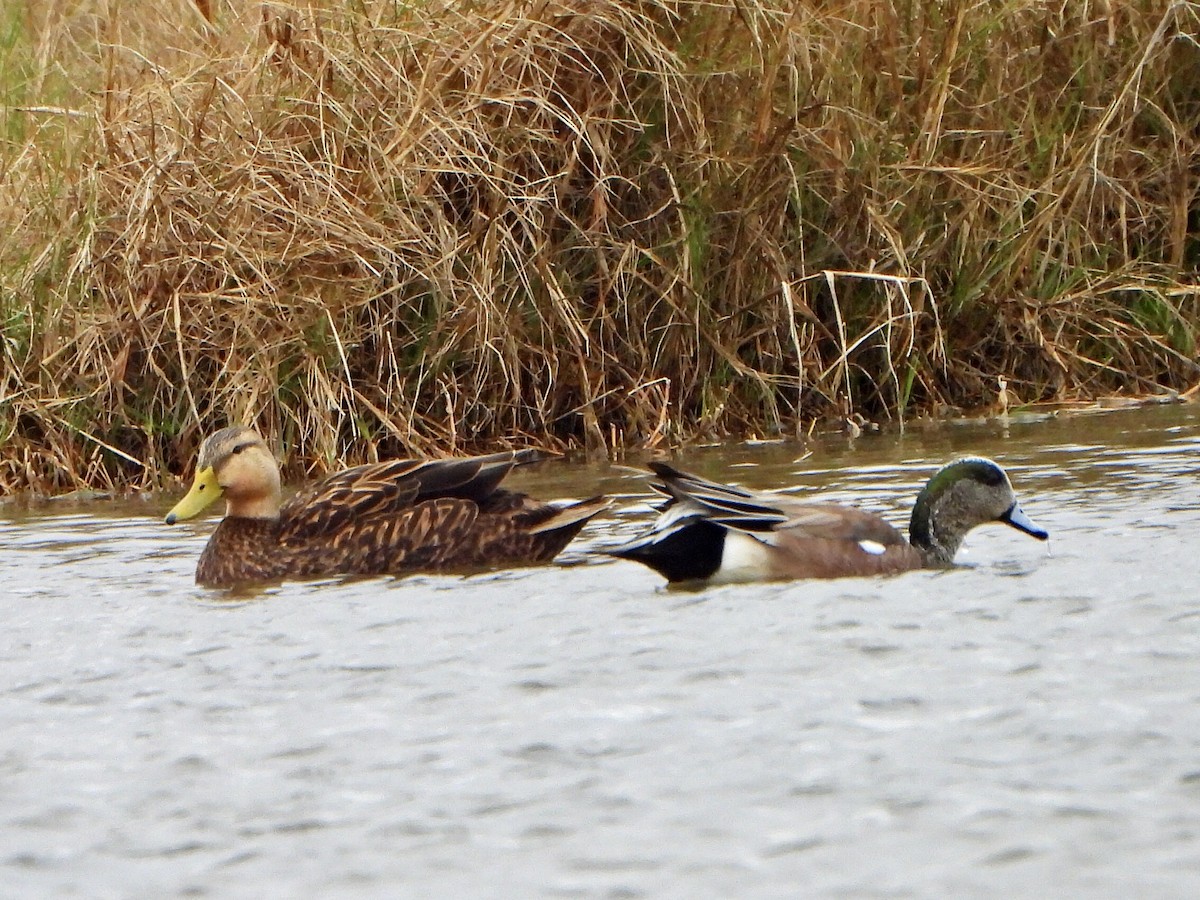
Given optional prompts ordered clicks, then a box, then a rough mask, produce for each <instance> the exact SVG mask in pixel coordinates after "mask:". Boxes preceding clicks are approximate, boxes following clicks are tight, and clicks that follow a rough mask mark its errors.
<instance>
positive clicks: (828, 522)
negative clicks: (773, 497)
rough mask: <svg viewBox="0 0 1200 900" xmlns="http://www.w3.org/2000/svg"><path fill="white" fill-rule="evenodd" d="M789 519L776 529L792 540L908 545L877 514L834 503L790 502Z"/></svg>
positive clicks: (784, 510) (787, 506) (783, 509)
mask: <svg viewBox="0 0 1200 900" xmlns="http://www.w3.org/2000/svg"><path fill="white" fill-rule="evenodd" d="M780 511H781V512H782V513H784V515H786V516H787V520H786V521H785V522H784V523H783V524H781V525H779V526H778V527H777V528H776V529H775V530H776V531H777V532H779V533H780V534H787V535H788V536H789V538H790V539H792V540H801V539H805V538H807V539H812V540H828V541H853V542H855V543H858V544H861V543H862V542H863V541H868V542H871V543H874V544H879V545H881V546H883V547H885V548H886V547H893V546H898V545H903V546H908V541H906V540H905V539H904V535H902V534H901V533H900V532H899V531H898V530H896V529H895V528H893V527H892V526H891V525H889V524H888V523H887V522H885V521H884V520H883V519H881V518H879V516H877V515H875V514H874V513H869V512H864V511H862V510H861V509H854V508H852V507H849V506H838V505H836V504H833V503H797V502H786V503H784V504H783V505H782V506H781V510H780Z"/></svg>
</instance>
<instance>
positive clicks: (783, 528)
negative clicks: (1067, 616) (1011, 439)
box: [606, 457, 1049, 582]
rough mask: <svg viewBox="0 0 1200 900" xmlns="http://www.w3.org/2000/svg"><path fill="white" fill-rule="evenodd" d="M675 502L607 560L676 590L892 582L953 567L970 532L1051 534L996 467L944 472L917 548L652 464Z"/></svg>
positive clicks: (832, 515) (914, 530)
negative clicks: (739, 584)
mask: <svg viewBox="0 0 1200 900" xmlns="http://www.w3.org/2000/svg"><path fill="white" fill-rule="evenodd" d="M650 468H651V470H653V472H654V473H655V474H656V475H657V476H658V477H659V479H660V480H659V481H658V482H654V483H652V484H651V487H653V488H654V489H655V490H657V491H658V492H659V493H661V494H665V495H666V496H667V501H666V502H665V503H664V504H663V505H662V507H661V510H662V514H661V515H660V516H659V518H658V521H657V522H656V523H655V524H654V526H653V527H652V528H651V529H650V530H649V531H647V532H646V533H645V534H643V535H641V536H639V537H637V538H635V539H634V540H632V541H629V542H628V543H626V544H622V545H621V546H618V547H615V548H612V549H609V550H607V551H606V552H607V553H609V554H611V555H613V556H617V557H620V558H622V559H632V560H636V561H637V562H640V563H644V564H645V565H647V566H649V567H650V568H652V569H654V570H655V571H656V572H659V573H660V574H661V575H663V576H665V577H666V579H667V580H668V581H670V582H684V581H700V582H703V581H708V582H727V581H770V580H784V579H792V578H840V577H843V576H850V575H885V574H892V573H895V572H904V571H908V570H910V569H921V568H938V567H943V566H950V565H952V564H953V561H954V556H955V554H956V553H957V552H958V548H959V546H960V545H961V544H962V540H963V538H964V537H965V536H966V534H967V532H968V531H970V530H971V529H972V528H974V527H975V526H976V525H982V524H984V523H985V522H1004V523H1005V524H1007V525H1011V526H1012V527H1013V528H1016V529H1018V530H1020V531H1023V532H1025V533H1026V534H1028V535H1031V536H1032V537H1035V538H1037V539H1038V540H1041V541H1044V540H1046V538H1047V537H1049V534H1048V533H1047V532H1046V531H1044V530H1043V529H1041V528H1039V527H1038V526H1037V525H1035V524H1034V523H1033V522H1032V521H1030V519H1029V518H1028V517H1027V516H1026V515H1025V513H1024V512H1022V511H1021V507H1020V505H1019V504H1018V503H1017V498H1016V496H1015V495H1014V494H1013V489H1012V484H1011V483H1010V482H1009V480H1008V475H1006V474H1005V472H1004V470H1003V469H1002V468H1000V466H998V465H997V464H996V463H994V462H992V461H991V460H990V459H983V458H981V457H970V458H967V459H960V460H956V461H955V462H952V463H950V464H948V465H946V466H943V467H942V468H941V469H939V470H938V471H937V472H935V473H934V475H933V477H932V478H930V479H929V482H928V484H926V485H925V487H924V488H923V489H922V490H921V493H920V494H919V495H918V496H917V502H916V505H915V506H914V507H913V512H912V519H911V521H910V523H909V527H908V530H909V537H910V539H911V543H909V541H906V540H905V539H904V536H903V535H901V534H900V532H899V531H897V530H896V529H895V528H893V527H892V526H891V525H889V524H888V523H887V522H885V521H883V519H881V518H879V517H878V516H876V515H874V514H872V513H867V512H863V511H862V510H858V509H851V508H849V507H845V506H838V505H835V504H831V503H808V502H803V501H801V500H798V499H796V498H793V497H786V496H782V495H779V494H774V493H770V494H767V493H758V492H753V491H748V490H745V489H743V488H740V487H732V486H730V485H725V484H717V483H715V482H711V481H706V480H704V479H703V478H698V477H697V476H695V475H689V474H688V473H686V472H681V471H679V470H678V469H675V468H672V467H671V466H669V465H666V464H665V463H658V462H655V463H650Z"/></svg>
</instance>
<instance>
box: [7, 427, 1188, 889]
mask: <svg viewBox="0 0 1200 900" xmlns="http://www.w3.org/2000/svg"><path fill="white" fill-rule="evenodd" d="M812 450H813V453H812V455H811V456H810V457H808V458H800V457H801V449H800V448H799V447H798V446H796V445H777V444H775V445H773V444H766V445H759V446H740V447H736V448H728V447H726V448H712V449H704V450H695V451H691V452H689V453H687V454H684V455H683V456H682V458H681V459H680V460H679V463H680V465H683V466H685V467H690V468H694V469H696V470H697V471H700V472H702V473H704V474H706V475H709V476H713V477H721V478H726V479H735V480H739V481H741V482H743V483H746V484H750V485H754V486H763V487H765V486H775V485H782V484H793V485H796V486H797V489H798V490H799V491H800V492H801V493H805V492H809V491H811V492H813V493H814V494H815V493H818V492H819V493H821V494H822V496H825V497H832V498H835V499H840V500H857V501H860V502H861V503H862V504H863V505H865V506H867V507H869V508H872V509H876V510H878V511H881V512H883V513H884V514H885V515H887V516H888V517H889V518H891V519H892V520H893V521H896V522H899V523H902V522H904V521H905V519H906V517H907V514H908V511H909V509H910V506H911V502H912V499H913V497H914V496H915V494H916V491H917V489H918V488H919V486H920V484H921V483H922V482H923V480H924V478H925V477H927V476H928V474H929V472H930V471H931V470H932V468H933V467H934V466H936V465H937V464H939V463H941V462H943V461H945V460H947V459H949V458H951V457H953V456H955V455H960V454H963V453H969V452H975V453H985V454H988V455H992V456H994V457H996V458H998V459H1000V460H1001V461H1002V462H1003V464H1004V465H1005V466H1006V468H1007V469H1008V470H1009V472H1010V474H1011V475H1012V478H1013V481H1014V483H1015V485H1016V488H1017V491H1018V494H1019V495H1020V497H1021V499H1022V503H1023V505H1024V507H1025V509H1026V511H1027V512H1028V513H1029V514H1030V515H1031V516H1032V517H1033V518H1034V519H1035V520H1036V521H1037V522H1038V523H1039V524H1041V525H1043V526H1044V527H1047V528H1049V529H1050V531H1051V532H1052V535H1053V536H1052V539H1051V542H1050V544H1049V547H1047V545H1045V544H1040V543H1038V542H1036V541H1032V540H1030V539H1028V538H1027V537H1025V536H1023V535H1021V534H1019V533H1017V532H1015V531H1012V530H1011V529H1006V528H1003V527H1002V526H996V527H992V528H986V529H982V530H980V531H977V532H975V533H973V534H972V536H971V537H970V538H969V540H968V543H967V545H966V548H965V552H964V554H963V555H962V556H960V560H962V561H965V562H969V563H971V564H972V565H973V567H972V568H962V569H958V570H955V571H952V572H946V573H933V572H917V573H910V574H907V575H903V576H899V577H895V578H890V579H874V580H868V579H849V580H842V581H834V582H803V583H794V584H784V585H757V586H755V585H751V586H730V587H723V588H716V589H710V590H706V591H700V592H682V591H667V590H664V589H663V588H662V586H661V581H660V579H659V578H658V577H657V576H656V575H654V573H652V572H650V571H649V570H647V569H643V568H641V567H639V566H637V565H635V564H633V563H628V562H623V561H615V560H612V561H610V560H607V559H602V558H599V557H596V556H594V555H593V554H591V553H589V551H592V550H595V549H596V548H598V547H600V546H602V545H603V544H605V543H608V542H610V541H617V540H620V539H622V538H624V537H626V536H628V535H629V534H631V533H632V532H633V531H634V530H636V529H637V528H639V527H640V526H641V524H642V522H643V521H644V516H645V515H646V508H645V506H644V504H643V501H644V500H645V499H646V494H645V492H644V482H643V479H642V478H641V476H640V475H637V474H635V473H633V472H630V471H626V470H624V469H620V468H608V467H598V466H591V467H588V466H583V465H582V464H548V465H546V466H542V467H540V469H539V471H537V472H536V473H532V474H529V475H522V476H521V477H520V478H519V479H518V483H519V484H520V485H521V486H522V487H524V488H526V489H528V490H529V491H530V492H531V493H535V494H537V495H538V496H543V497H555V496H569V495H574V496H585V495H590V494H591V493H594V492H596V491H599V490H603V491H606V492H608V493H610V494H612V495H614V496H616V497H617V507H616V509H615V511H614V514H613V515H612V516H609V517H607V518H605V519H603V520H601V521H598V522H595V523H593V525H592V526H590V527H589V530H588V531H586V532H585V533H584V535H583V536H582V538H581V540H580V541H578V542H577V543H576V544H575V545H573V547H572V548H570V550H569V551H568V553H566V554H565V555H564V556H563V557H562V558H561V564H560V565H555V566H551V567H544V568H540V569H526V570H518V571H511V572H505V573H499V574H494V575H481V576H473V577H470V578H456V577H433V576H419V577H411V578H406V579H350V580H330V581H325V582H316V583H312V582H310V583H294V584H286V585H283V586H280V587H276V588H272V589H270V590H267V591H265V592H263V593H262V594H260V595H257V596H248V597H239V598H235V599H232V600H231V599H228V598H226V597H224V596H223V595H221V594H218V593H213V592H208V591H203V590H200V589H198V588H196V587H195V586H194V585H193V584H192V571H193V568H194V566H195V561H196V557H197V556H198V554H199V552H200V549H201V547H202V546H203V543H204V540H205V537H206V535H207V532H208V530H209V529H210V528H211V525H212V523H211V521H209V522H201V523H199V524H197V525H196V526H195V527H186V528H181V527H179V526H177V527H175V528H167V527H166V526H163V525H162V524H161V523H160V519H161V516H162V514H163V513H164V512H165V511H166V509H167V508H169V506H170V505H171V503H172V502H173V500H174V499H175V498H174V497H156V498H152V499H151V500H148V501H139V502H136V503H133V504H128V503H126V504H105V503H93V504H90V505H82V506H74V507H71V506H62V505H61V504H48V505H44V506H39V507H37V508H35V509H21V508H17V507H13V506H11V505H10V506H9V507H6V508H0V547H3V554H2V555H0V609H2V616H3V622H4V631H5V641H4V643H3V648H2V649H0V691H2V699H0V734H2V735H3V737H0V895H2V896H5V897H10V896H11V897H33V896H58V897H72V896H77V897H89V898H104V897H122V898H123V897H148V896H154V897H171V896H191V897H222V898H224V897H262V896H271V897H318V896H319V897H395V896H409V897H568V898H571V897H587V898H591V897H621V898H625V897H688V898H699V897H743V898H757V897H765V898H769V897H780V898H783V897H797V896H805V897H941V896H956V897H969V896H981V897H982V896H987V897H992V896H1012V895H1021V896H1036V895H1040V896H1097V897H1128V896H1138V897H1189V896H1197V895H1198V892H1200V678H1198V676H1197V659H1198V657H1200V590H1198V587H1200V578H1198V577H1197V574H1196V571H1197V567H1196V554H1197V551H1198V550H1200V544H1198V542H1197V537H1196V535H1197V531H1198V529H1200V453H1198V452H1197V451H1198V450H1200V409H1197V408H1196V407H1194V406H1171V407H1164V408H1154V409H1144V410H1135V411H1112V412H1106V413H1103V414H1095V415H1084V416H1063V417H1058V418H1054V419H1049V420H1014V421H1012V422H1010V423H1008V424H1007V425H1003V424H1000V423H989V424H970V425H961V426H959V425H948V426H944V427H941V428H937V429H934V430H930V431H928V432H922V431H921V430H919V429H916V428H914V429H910V431H909V433H908V434H907V435H905V436H903V437H897V436H867V437H865V438H861V439H859V440H858V441H857V442H855V443H854V444H853V445H851V444H849V443H848V442H846V441H845V440H830V441H824V442H819V443H817V444H816V445H814V446H813V447H812Z"/></svg>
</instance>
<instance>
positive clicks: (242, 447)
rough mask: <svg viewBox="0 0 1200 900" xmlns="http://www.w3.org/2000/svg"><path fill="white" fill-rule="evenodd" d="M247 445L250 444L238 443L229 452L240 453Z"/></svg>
mask: <svg viewBox="0 0 1200 900" xmlns="http://www.w3.org/2000/svg"><path fill="white" fill-rule="evenodd" d="M249 446H250V445H249V444H238V445H237V446H236V447H234V448H233V449H232V450H230V451H229V452H230V453H241V452H242V451H243V450H245V449H246V448H247V447H249Z"/></svg>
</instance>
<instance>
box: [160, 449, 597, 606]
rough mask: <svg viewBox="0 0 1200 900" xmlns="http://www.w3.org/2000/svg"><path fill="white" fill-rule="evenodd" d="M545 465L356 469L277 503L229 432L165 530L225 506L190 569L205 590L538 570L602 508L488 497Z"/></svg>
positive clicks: (257, 455)
mask: <svg viewBox="0 0 1200 900" xmlns="http://www.w3.org/2000/svg"><path fill="white" fill-rule="evenodd" d="M543 458H544V454H542V453H540V452H539V451H536V450H522V451H514V452H507V453H497V454H492V455H490V456H477V457H470V458H465V459H446V460H393V461H390V462H382V463H375V464H372V465H366V466H357V467H355V468H352V469H346V470H344V471H342V472H338V473H336V474H334V475H331V476H329V477H328V478H326V479H325V480H323V481H321V482H318V483H317V484H314V485H312V486H311V487H308V488H307V489H304V490H302V491H300V492H299V493H298V494H296V495H295V496H294V497H292V498H291V499H290V500H289V501H288V502H287V503H283V504H280V502H279V476H278V468H277V466H276V463H275V460H274V458H273V457H272V455H271V453H270V451H269V450H268V449H267V447H266V444H265V443H264V442H263V440H262V438H261V437H259V436H258V434H257V433H255V432H254V431H252V430H251V429H249V428H243V427H240V426H236V427H233V428H226V429H223V430H222V431H219V432H217V433H216V434H214V435H212V436H211V437H209V438H208V439H207V440H206V441H205V442H204V444H203V445H202V447H201V450H200V458H199V462H198V463H197V471H196V481H195V484H194V485H193V488H192V491H191V492H190V493H189V494H188V496H187V497H185V498H184V499H183V500H182V501H180V503H179V504H178V505H177V506H176V507H175V509H174V510H172V511H171V513H170V514H169V515H168V516H167V521H168V523H172V522H174V521H176V520H178V519H181V518H187V517H189V516H191V515H194V514H195V513H196V512H198V511H199V510H200V509H202V508H203V507H204V506H206V505H208V503H211V502H212V501H213V500H214V499H216V498H217V497H220V496H223V497H225V499H226V500H227V501H228V509H227V511H226V515H225V518H224V519H223V520H222V521H221V523H220V524H219V525H218V526H217V528H216V530H215V531H214V532H213V534H212V537H211V538H210V539H209V542H208V545H207V546H206V547H205V549H204V552H203V554H202V555H201V557H200V562H199V565H198V566H197V569H196V581H197V583H199V584H202V585H206V586H209V587H229V586H233V585H238V584H246V583H253V582H261V581H271V580H278V579H282V578H304V577H314V576H324V575H338V574H362V575H378V574H399V573H404V572H413V571H438V570H460V571H462V570H472V569H480V568H484V567H490V566H497V565H526V564H531V563H542V562H548V561H549V560H551V559H553V558H554V557H555V556H556V555H557V554H558V553H559V551H561V550H562V549H563V547H565V546H566V545H567V543H568V542H569V541H570V540H571V539H572V538H573V537H574V536H575V535H576V534H578V532H579V530H580V529H581V528H582V527H583V525H584V524H585V523H586V522H587V521H588V519H590V518H591V517H592V516H594V515H596V513H598V512H600V511H601V510H602V509H604V508H605V507H606V506H607V505H608V503H607V501H606V500H605V499H604V498H602V497H596V498H592V499H591V500H584V501H582V502H580V503H575V504H571V505H568V506H554V505H551V504H548V503H542V502H540V501H537V500H533V499H531V498H529V497H527V496H525V495H524V494H519V493H516V492H513V491H507V490H502V489H500V488H499V487H498V485H499V484H500V482H501V481H502V480H503V479H504V477H505V476H506V475H507V474H508V473H509V471H510V470H511V469H512V468H513V467H514V466H518V465H523V464H526V463H531V462H536V461H538V460H540V459H543Z"/></svg>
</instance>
